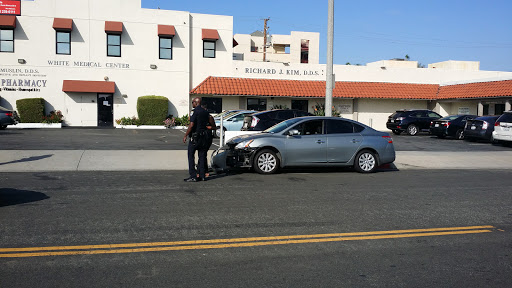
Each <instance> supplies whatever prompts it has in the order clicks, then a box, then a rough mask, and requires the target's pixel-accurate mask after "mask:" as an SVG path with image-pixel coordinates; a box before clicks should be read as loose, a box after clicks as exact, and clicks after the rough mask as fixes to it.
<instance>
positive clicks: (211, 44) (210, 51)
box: [203, 40, 216, 58]
mask: <svg viewBox="0 0 512 288" xmlns="http://www.w3.org/2000/svg"><path fill="white" fill-rule="evenodd" d="M215 43H216V42H215V41H206V40H204V41H203V58H215Z"/></svg>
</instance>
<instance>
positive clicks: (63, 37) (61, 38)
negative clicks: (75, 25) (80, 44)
mask: <svg viewBox="0 0 512 288" xmlns="http://www.w3.org/2000/svg"><path fill="white" fill-rule="evenodd" d="M56 33H57V37H56V39H57V54H65V55H71V32H59V31H57V32H56Z"/></svg>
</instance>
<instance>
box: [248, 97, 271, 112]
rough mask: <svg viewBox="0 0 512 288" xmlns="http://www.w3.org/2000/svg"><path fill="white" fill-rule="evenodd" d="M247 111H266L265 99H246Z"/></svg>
mask: <svg viewBox="0 0 512 288" xmlns="http://www.w3.org/2000/svg"><path fill="white" fill-rule="evenodd" d="M247 110H255V111H265V110H267V99H260V98H247Z"/></svg>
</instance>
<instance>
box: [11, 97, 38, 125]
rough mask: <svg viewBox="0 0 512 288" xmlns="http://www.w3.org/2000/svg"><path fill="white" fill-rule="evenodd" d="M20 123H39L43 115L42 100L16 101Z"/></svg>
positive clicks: (27, 99)
mask: <svg viewBox="0 0 512 288" xmlns="http://www.w3.org/2000/svg"><path fill="white" fill-rule="evenodd" d="M16 107H17V108H18V114H19V116H20V122H22V123H41V122H42V121H43V117H44V116H45V113H44V99H43V98H26V99H20V100H17V101H16Z"/></svg>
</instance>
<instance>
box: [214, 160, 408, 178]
mask: <svg viewBox="0 0 512 288" xmlns="http://www.w3.org/2000/svg"><path fill="white" fill-rule="evenodd" d="M398 171H400V170H399V169H398V168H397V167H396V166H395V164H394V163H391V164H384V165H381V166H379V167H377V169H376V170H375V172H374V173H386V172H398ZM245 173H256V172H254V171H251V169H230V170H226V171H224V172H222V173H219V174H213V175H211V176H210V177H209V178H208V179H209V180H213V179H216V178H223V177H229V176H236V175H242V174H245ZM296 173H308V174H326V173H333V174H334V173H357V172H356V171H354V169H353V168H351V167H314V168H312V167H288V168H283V169H280V170H279V171H278V172H277V174H296ZM357 174H359V173H357ZM370 174H371V173H370Z"/></svg>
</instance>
